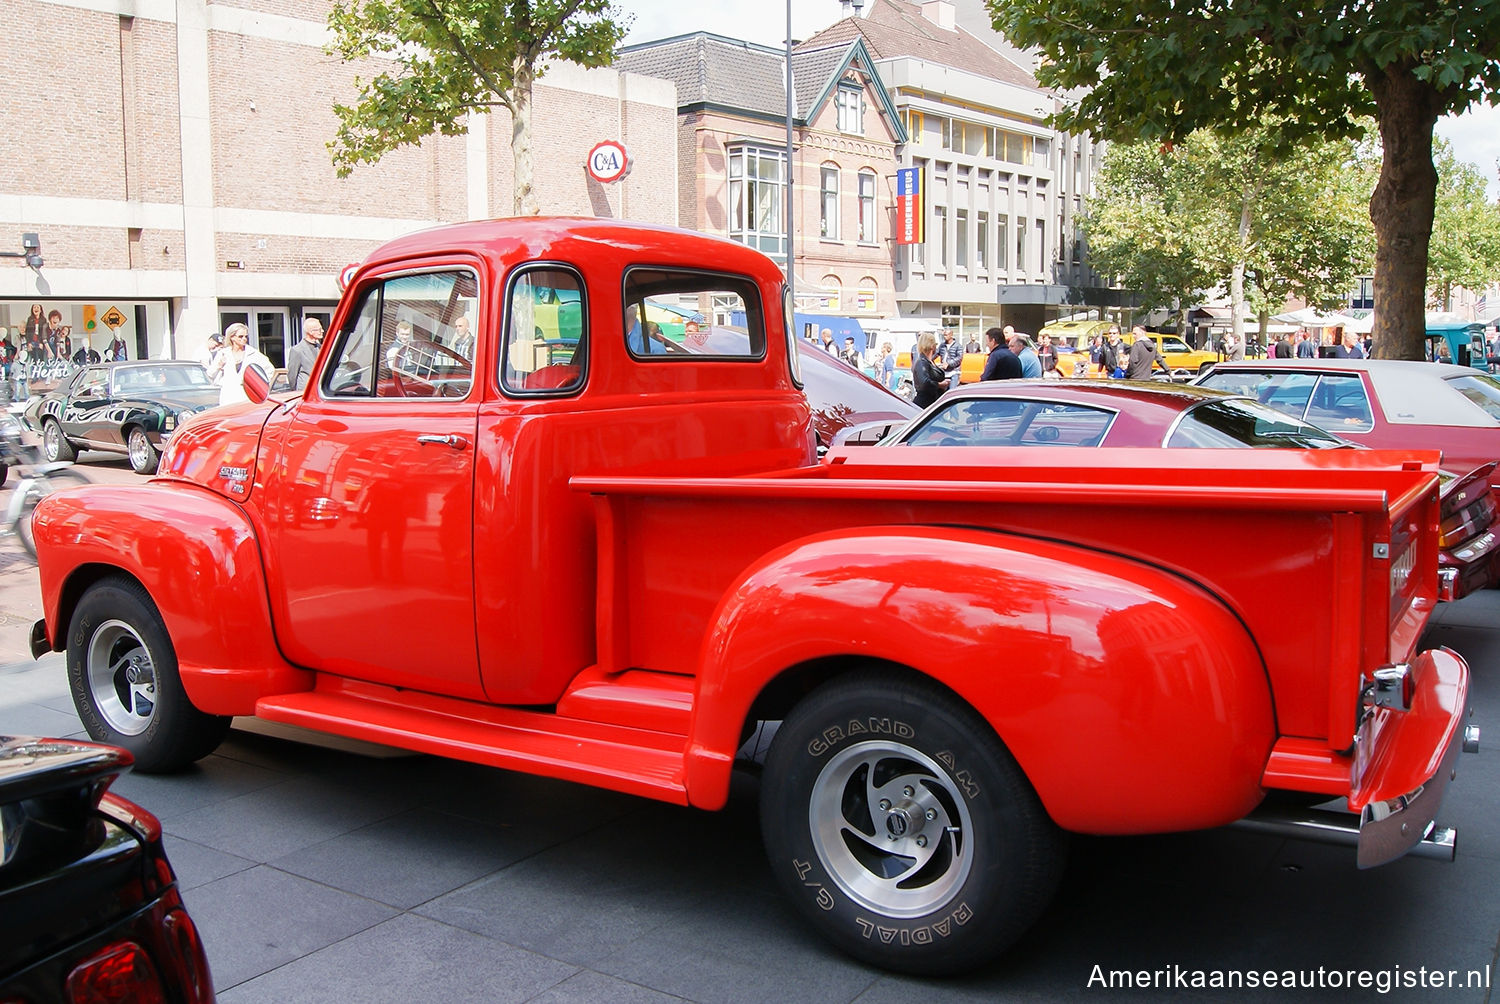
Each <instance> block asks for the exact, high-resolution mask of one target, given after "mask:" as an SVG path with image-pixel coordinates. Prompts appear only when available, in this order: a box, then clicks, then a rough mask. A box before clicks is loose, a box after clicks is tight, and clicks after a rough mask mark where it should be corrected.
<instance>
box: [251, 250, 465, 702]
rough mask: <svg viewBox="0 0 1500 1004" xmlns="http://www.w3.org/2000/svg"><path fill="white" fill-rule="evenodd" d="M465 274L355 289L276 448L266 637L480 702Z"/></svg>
mask: <svg viewBox="0 0 1500 1004" xmlns="http://www.w3.org/2000/svg"><path fill="white" fill-rule="evenodd" d="M477 288H478V284H477V279H476V274H475V272H474V270H473V269H471V268H468V267H461V266H451V265H449V266H441V267H435V268H434V269H433V270H431V271H423V272H420V273H406V274H401V275H394V276H391V277H389V278H385V279H383V280H381V281H379V282H377V283H375V284H374V285H372V286H370V287H368V288H366V289H364V290H363V291H362V292H360V293H359V294H358V295H359V296H360V300H359V302H358V303H357V305H356V307H355V309H354V310H353V311H351V312H350V314H349V315H348V317H347V318H346V319H345V321H344V324H343V326H342V328H341V330H339V331H338V332H336V333H333V334H331V335H330V337H332V338H334V339H335V342H334V345H333V348H332V351H331V353H330V354H329V356H328V357H327V360H326V365H325V367H324V368H323V370H321V371H320V372H319V373H317V374H316V375H315V382H314V383H312V384H310V385H309V387H308V390H307V392H306V395H305V397H304V399H303V400H302V402H301V403H300V404H299V405H298V406H297V408H296V411H295V414H294V416H293V417H292V418H291V420H290V422H289V424H288V426H287V429H286V434H285V436H284V439H283V450H282V453H281V456H282V463H281V465H279V467H278V469H277V470H276V472H275V473H274V475H273V476H274V478H275V481H276V484H275V486H274V497H275V499H276V507H277V516H276V521H275V525H276V528H277V529H276V532H277V534H278V536H279V539H278V541H277V544H278V548H277V551H278V554H279V555H280V557H279V564H280V566H281V569H282V574H283V576H284V579H285V581H284V583H283V588H282V589H281V590H279V595H278V601H279V602H280V603H281V604H282V606H281V609H280V610H279V611H278V615H277V617H278V623H277V632H278V638H279V639H280V641H281V643H282V645H283V648H284V650H285V651H286V653H287V654H288V656H289V657H291V659H292V660H293V661H295V662H298V663H300V664H302V665H306V666H309V667H311V668H314V669H318V670H322V671H324V672H329V673H335V674H338V675H341V676H348V677H353V678H356V679H363V680H370V681H374V682H378V683H386V684H392V685H396V686H403V687H411V688H414V689H420V690H425V691H431V692H435V693H443V694H451V695H453V696H460V697H468V698H480V697H482V696H483V694H482V691H481V688H480V682H479V669H478V656H477V654H476V641H475V627H474V579H473V537H472V529H471V528H472V526H473V493H474V441H475V430H476V426H477V421H478V403H477V391H476V389H475V384H474V378H473V376H474V374H473V367H472V364H471V361H470V359H469V358H468V356H467V355H466V354H465V352H466V351H467V352H468V353H470V354H472V348H471V347H470V346H471V344H472V340H471V339H468V338H466V337H465V333H466V332H467V331H468V330H469V329H470V328H471V326H472V327H475V328H477V327H478V322H479V316H478V315H479V303H478V297H477Z"/></svg>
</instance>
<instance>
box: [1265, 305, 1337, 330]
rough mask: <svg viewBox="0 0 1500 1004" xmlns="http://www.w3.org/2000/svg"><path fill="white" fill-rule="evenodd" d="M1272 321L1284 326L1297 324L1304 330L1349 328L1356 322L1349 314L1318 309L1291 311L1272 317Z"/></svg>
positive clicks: (1307, 308) (1305, 308)
mask: <svg viewBox="0 0 1500 1004" xmlns="http://www.w3.org/2000/svg"><path fill="white" fill-rule="evenodd" d="M1271 320H1273V321H1280V322H1281V323H1282V324H1297V325H1300V326H1302V327H1304V328H1337V327H1345V328H1347V327H1350V326H1351V325H1352V324H1353V321H1354V319H1353V318H1352V317H1350V316H1349V315H1348V314H1340V313H1338V312H1337V311H1326V310H1318V309H1317V308H1316V307H1303V308H1302V309H1301V310H1289V311H1287V312H1286V313H1284V314H1276V315H1274V316H1272V318H1271Z"/></svg>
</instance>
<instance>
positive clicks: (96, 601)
mask: <svg viewBox="0 0 1500 1004" xmlns="http://www.w3.org/2000/svg"><path fill="white" fill-rule="evenodd" d="M67 642H68V687H69V689H70V690H71V691H72V694H73V705H74V707H76V708H77V709H78V717H79V718H81V719H82V720H83V725H84V728H86V729H87V730H88V733H89V735H90V736H92V737H93V738H94V739H96V740H98V741H99V742H104V743H109V744H110V745H112V746H123V747H124V748H125V749H127V750H129V751H130V752H131V754H132V755H134V757H135V768H136V770H138V771H141V772H142V773H148V774H149V773H160V772H166V771H173V770H180V769H181V768H183V767H186V766H187V765H188V764H190V763H193V762H194V761H195V760H199V759H202V758H203V757H205V756H207V755H208V754H210V753H212V752H213V751H214V749H215V748H217V747H218V745H219V743H220V742H222V741H223V739H224V735H225V733H226V732H228V731H229V719H228V718H226V717H220V716H218V715H207V714H204V713H203V712H201V711H199V710H198V709H197V708H195V707H193V704H192V702H191V701H189V700H188V696H187V693H186V692H185V691H184V690H183V688H182V680H181V678H180V677H179V676H178V674H177V653H176V651H175V650H174V649H173V648H172V640H171V638H169V637H168V636H167V629H166V625H164V624H163V623H162V619H161V614H159V613H158V612H157V609H156V604H155V603H153V602H152V600H151V596H150V594H148V593H147V592H146V590H145V589H144V588H142V587H141V585H140V584H139V583H137V582H136V581H134V580H133V579H128V578H125V577H123V576H112V577H110V578H107V579H101V580H100V581H98V582H96V583H95V584H94V585H92V586H90V587H89V589H88V591H87V592H85V593H84V594H83V598H82V599H80V600H79V601H78V607H77V608H76V609H75V610H74V611H73V620H72V623H71V624H69V626H68V639H67Z"/></svg>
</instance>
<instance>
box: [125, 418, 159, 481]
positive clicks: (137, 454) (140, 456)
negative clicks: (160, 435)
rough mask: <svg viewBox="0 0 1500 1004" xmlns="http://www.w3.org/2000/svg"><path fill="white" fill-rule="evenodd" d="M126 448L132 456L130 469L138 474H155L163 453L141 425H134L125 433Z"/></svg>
mask: <svg viewBox="0 0 1500 1004" xmlns="http://www.w3.org/2000/svg"><path fill="white" fill-rule="evenodd" d="M125 449H126V452H127V453H128V454H129V456H130V469H131V470H132V471H135V472H136V473H137V474H155V473H156V465H157V463H158V462H159V461H160V460H161V453H159V452H158V451H157V449H156V447H154V446H152V445H151V437H150V436H147V435H146V430H145V429H142V428H141V427H140V426H139V425H132V426H131V427H130V430H129V431H128V432H126V433H125Z"/></svg>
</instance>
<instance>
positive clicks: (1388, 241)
mask: <svg viewBox="0 0 1500 1004" xmlns="http://www.w3.org/2000/svg"><path fill="white" fill-rule="evenodd" d="M1365 79H1366V80H1367V81H1368V82H1369V85H1370V89H1371V90H1372V91H1373V92H1374V94H1375V116H1376V118H1377V119H1378V121H1379V123H1380V143H1381V147H1382V158H1381V162H1380V181H1379V182H1378V183H1377V184H1376V185H1375V193H1374V194H1373V195H1371V196H1370V222H1371V223H1373V224H1374V225H1375V330H1374V331H1373V333H1372V335H1371V337H1372V338H1373V340H1374V344H1373V346H1372V349H1373V351H1372V352H1371V354H1372V355H1373V356H1375V357H1376V358H1377V359H1424V358H1426V354H1425V353H1424V351H1423V348H1424V345H1425V344H1426V342H1425V337H1426V332H1427V321H1426V317H1425V314H1426V310H1427V249H1428V244H1429V242H1430V241H1431V239H1432V217H1433V211H1434V208H1435V206H1436V201H1437V170H1436V168H1434V167H1433V166H1432V127H1433V126H1434V125H1435V124H1436V123H1437V119H1438V111H1439V109H1440V107H1441V102H1440V100H1439V97H1438V93H1437V90H1436V89H1435V88H1434V87H1433V86H1432V84H1430V83H1428V82H1427V81H1423V80H1418V79H1417V78H1416V76H1415V75H1414V74H1413V73H1412V68H1411V67H1410V66H1390V67H1387V68H1386V69H1385V70H1383V71H1376V72H1367V73H1366V74H1365Z"/></svg>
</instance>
